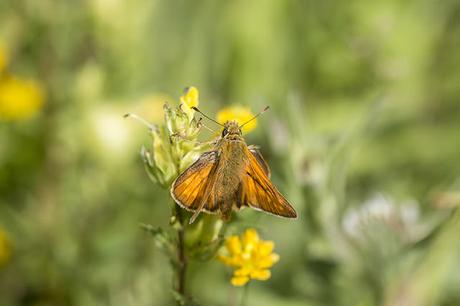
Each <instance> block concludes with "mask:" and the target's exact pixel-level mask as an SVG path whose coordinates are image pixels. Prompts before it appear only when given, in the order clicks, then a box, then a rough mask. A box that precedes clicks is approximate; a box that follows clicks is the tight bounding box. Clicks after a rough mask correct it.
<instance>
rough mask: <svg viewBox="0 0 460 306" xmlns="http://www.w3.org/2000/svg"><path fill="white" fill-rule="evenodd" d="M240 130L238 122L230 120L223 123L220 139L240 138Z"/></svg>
mask: <svg viewBox="0 0 460 306" xmlns="http://www.w3.org/2000/svg"><path fill="white" fill-rule="evenodd" d="M241 135H242V133H241V128H240V126H239V125H238V121H236V120H230V121H227V122H225V124H224V129H223V130H222V138H227V137H235V136H237V137H241Z"/></svg>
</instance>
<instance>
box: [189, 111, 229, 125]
mask: <svg viewBox="0 0 460 306" xmlns="http://www.w3.org/2000/svg"><path fill="white" fill-rule="evenodd" d="M192 109H193V110H194V111H197V112H199V113H200V114H202V115H203V116H204V117H205V118H206V119H208V120H211V121H212V122H214V123H217V124H218V125H220V126H224V125H223V124H220V123H219V122H217V121H216V120H214V119H212V118H211V117H208V116H206V114H204V113H203V112H202V111H200V110H199V109H198V108H197V107H195V106H192Z"/></svg>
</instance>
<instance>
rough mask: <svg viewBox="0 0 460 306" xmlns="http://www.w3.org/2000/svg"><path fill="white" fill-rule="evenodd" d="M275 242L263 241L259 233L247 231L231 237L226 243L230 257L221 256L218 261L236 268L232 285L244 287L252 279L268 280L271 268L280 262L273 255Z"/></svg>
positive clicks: (253, 230) (251, 229)
mask: <svg viewBox="0 0 460 306" xmlns="http://www.w3.org/2000/svg"><path fill="white" fill-rule="evenodd" d="M274 246H275V244H274V243H273V241H266V240H261V239H260V238H259V235H258V234H257V231H256V230H255V229H253V228H250V229H247V230H246V231H245V232H244V233H243V235H241V237H240V236H230V237H228V238H227V241H226V242H225V247H226V249H227V253H228V255H219V257H218V259H219V260H220V261H221V262H222V263H224V264H225V265H227V266H230V267H233V268H235V271H234V272H233V277H232V279H231V283H232V285H233V286H244V285H245V284H246V283H247V282H248V281H249V280H250V279H257V280H267V279H269V278H270V276H271V273H270V270H269V268H271V267H272V266H273V265H274V264H275V263H276V262H277V261H278V260H279V256H278V254H275V253H273V248H274Z"/></svg>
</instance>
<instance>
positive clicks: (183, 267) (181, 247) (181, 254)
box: [176, 205, 188, 304]
mask: <svg viewBox="0 0 460 306" xmlns="http://www.w3.org/2000/svg"><path fill="white" fill-rule="evenodd" d="M176 217H177V220H178V221H179V229H178V231H177V263H178V265H177V272H176V291H177V292H178V293H179V294H180V295H181V296H183V297H184V298H185V297H186V287H185V285H186V281H185V280H186V276H187V267H188V261H187V256H186V254H185V224H184V216H183V212H182V209H181V208H180V207H179V206H178V205H176ZM179 304H180V303H179Z"/></svg>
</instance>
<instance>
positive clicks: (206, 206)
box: [171, 107, 297, 223]
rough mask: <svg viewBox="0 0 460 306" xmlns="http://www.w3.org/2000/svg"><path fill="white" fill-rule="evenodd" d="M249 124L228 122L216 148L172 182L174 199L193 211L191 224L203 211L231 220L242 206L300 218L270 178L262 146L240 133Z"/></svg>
mask: <svg viewBox="0 0 460 306" xmlns="http://www.w3.org/2000/svg"><path fill="white" fill-rule="evenodd" d="M267 109H268V107H267V108H266V109H265V110H267ZM195 110H196V111H198V112H200V111H199V110H198V109H197V108H195ZM265 110H264V111H265ZM200 113H201V112H200ZM261 113H262V112H261ZM261 113H259V114H258V115H256V116H254V117H253V118H252V119H251V120H249V121H247V122H246V123H248V122H250V121H252V120H253V119H255V118H256V117H257V116H259V115H260V114H261ZM201 114H203V113H201ZM203 115H204V114H203ZM204 116H205V117H207V118H208V119H210V118H209V117H208V116H206V115H204ZM211 120H212V119H211ZM212 121H214V120H212ZM214 122H216V121H214ZM216 123H218V122H216ZM246 123H244V124H242V125H238V122H237V121H235V120H230V121H227V122H226V123H225V124H224V125H223V127H224V128H223V130H222V134H221V136H220V137H219V138H218V139H217V140H216V141H215V142H214V146H213V149H212V150H210V151H207V152H204V153H203V154H202V155H201V156H200V157H199V158H198V159H197V160H196V161H195V162H194V163H193V164H192V165H191V166H190V167H188V168H187V169H186V170H185V171H184V172H183V173H182V174H180V175H179V176H178V177H177V178H176V180H175V181H174V182H173V184H172V186H171V196H172V197H173V199H174V200H175V201H176V203H177V204H178V205H179V206H181V207H182V208H185V209H186V210H189V211H192V212H193V213H194V214H193V216H192V217H191V218H190V223H193V222H194V221H195V219H196V218H197V217H198V215H199V214H200V212H205V213H209V214H218V215H219V216H220V217H221V218H222V219H223V220H229V219H230V217H231V214H232V211H233V210H239V209H241V208H242V207H250V208H253V209H255V210H259V211H263V212H266V213H269V214H272V215H276V216H281V217H286V218H297V213H296V211H295V209H294V208H293V207H292V206H291V204H289V202H288V201H287V200H286V198H285V197H284V196H283V195H282V194H281V193H280V192H279V191H278V189H277V188H276V187H275V186H274V185H273V183H272V182H271V181H270V168H269V167H268V164H267V162H266V161H265V160H264V158H263V157H262V155H261V153H260V151H259V149H258V148H257V147H256V146H253V145H247V144H246V142H245V140H244V138H243V136H242V132H241V128H242V127H243V126H244V125H245V124H246ZM218 124H220V123H218Z"/></svg>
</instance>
